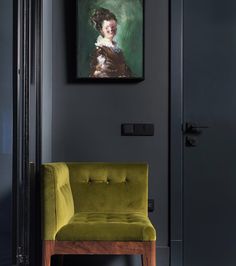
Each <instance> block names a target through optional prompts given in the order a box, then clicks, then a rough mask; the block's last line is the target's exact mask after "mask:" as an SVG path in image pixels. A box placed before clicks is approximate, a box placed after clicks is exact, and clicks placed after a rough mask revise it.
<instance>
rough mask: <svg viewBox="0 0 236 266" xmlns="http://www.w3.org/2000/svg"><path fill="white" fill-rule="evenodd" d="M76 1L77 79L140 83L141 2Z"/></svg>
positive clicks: (142, 50) (126, 0) (135, 0)
mask: <svg viewBox="0 0 236 266" xmlns="http://www.w3.org/2000/svg"><path fill="white" fill-rule="evenodd" d="M76 1H77V5H76V11H77V12H76V76H77V79H78V80H87V79H88V80H94V81H95V80H96V81H97V80H102V81H104V80H114V79H115V80H122V81H124V80H126V81H127V80H130V81H138V80H143V79H144V3H143V0H76Z"/></svg>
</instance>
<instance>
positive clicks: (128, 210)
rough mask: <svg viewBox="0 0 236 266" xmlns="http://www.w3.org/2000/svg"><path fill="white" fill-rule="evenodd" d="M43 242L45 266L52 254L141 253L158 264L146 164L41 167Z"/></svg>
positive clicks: (147, 265) (149, 265) (149, 264)
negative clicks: (149, 212) (150, 216)
mask: <svg viewBox="0 0 236 266" xmlns="http://www.w3.org/2000/svg"><path fill="white" fill-rule="evenodd" d="M42 238H43V266H49V265H50V263H51V262H50V261H51V256H52V255H54V254H58V255H63V254H117V255H121V254H123V255H131V254H140V255H141V257H142V265H143V266H154V265H156V241H155V240H156V232H155V229H154V227H153V225H152V224H151V222H150V220H149V219H148V167H147V165H146V164H133V163H132V164H121V163H48V164H44V165H43V166H42Z"/></svg>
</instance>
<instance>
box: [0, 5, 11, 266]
mask: <svg viewBox="0 0 236 266" xmlns="http://www.w3.org/2000/svg"><path fill="white" fill-rule="evenodd" d="M12 4H13V2H12V1H11V0H0V58H1V63H0V221H1V226H0V265H1V266H5V265H6V266H9V265H11V196H12V193H11V191H12V188H11V185H12V108H13V106H12V91H13V89H12V42H13V41H12V38H13V34H12V20H13V5H12Z"/></svg>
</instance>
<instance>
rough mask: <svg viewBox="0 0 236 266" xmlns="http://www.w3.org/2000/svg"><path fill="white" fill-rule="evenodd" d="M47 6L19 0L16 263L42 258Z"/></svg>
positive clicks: (15, 58) (15, 96)
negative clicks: (43, 72)
mask: <svg viewBox="0 0 236 266" xmlns="http://www.w3.org/2000/svg"><path fill="white" fill-rule="evenodd" d="M41 9H42V4H41V0H19V1H16V2H15V1H14V18H15V20H14V23H13V25H14V30H13V35H14V37H13V42H14V45H13V47H14V48H13V164H12V168H13V169H12V173H13V206H12V207H13V208H12V217H13V218H12V219H13V224H12V226H13V241H12V243H13V247H12V249H13V252H12V264H13V265H39V263H40V262H39V260H38V258H37V257H38V256H39V255H38V253H39V252H38V245H39V244H38V243H40V217H39V215H40V214H39V213H38V212H40V205H39V202H40V201H39V189H38V188H39V169H40V165H41ZM32 84H33V85H32ZM32 120H35V123H34V124H33V127H32V124H31V121H32ZM32 133H33V134H34V137H33V141H32V139H31V134H32ZM36 188H37V189H36ZM35 210H38V212H36V211H35ZM35 228H39V230H35ZM35 231H36V232H37V233H35Z"/></svg>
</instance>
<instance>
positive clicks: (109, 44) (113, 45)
mask: <svg viewBox="0 0 236 266" xmlns="http://www.w3.org/2000/svg"><path fill="white" fill-rule="evenodd" d="M95 46H99V47H102V46H106V47H109V48H113V49H117V48H118V47H117V44H116V42H112V41H111V40H109V39H107V38H104V37H102V36H101V35H99V36H98V38H97V42H96V43H95Z"/></svg>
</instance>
